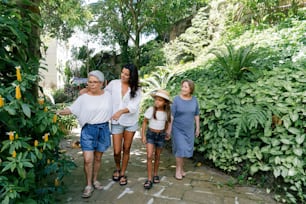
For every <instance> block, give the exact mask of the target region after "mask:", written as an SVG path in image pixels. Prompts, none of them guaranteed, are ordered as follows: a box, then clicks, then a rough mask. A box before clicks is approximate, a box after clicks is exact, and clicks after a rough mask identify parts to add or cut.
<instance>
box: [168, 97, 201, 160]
mask: <svg viewBox="0 0 306 204" xmlns="http://www.w3.org/2000/svg"><path fill="white" fill-rule="evenodd" d="M171 112H172V116H173V124H172V150H173V154H174V155H175V157H186V158H189V157H192V155H193V146H194V138H195V124H194V123H195V120H194V117H195V116H197V115H199V104H198V100H197V98H196V97H194V96H192V98H191V99H190V100H184V99H182V98H181V97H180V96H176V97H175V98H174V99H173V104H172V106H171Z"/></svg>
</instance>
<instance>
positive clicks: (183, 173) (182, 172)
mask: <svg viewBox="0 0 306 204" xmlns="http://www.w3.org/2000/svg"><path fill="white" fill-rule="evenodd" d="M181 174H182V176H183V177H185V176H186V173H185V171H184V158H182V169H181Z"/></svg>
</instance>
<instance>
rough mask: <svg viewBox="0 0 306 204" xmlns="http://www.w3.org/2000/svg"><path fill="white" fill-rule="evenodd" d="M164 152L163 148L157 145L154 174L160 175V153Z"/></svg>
mask: <svg viewBox="0 0 306 204" xmlns="http://www.w3.org/2000/svg"><path fill="white" fill-rule="evenodd" d="M161 152H162V148H160V147H157V148H155V158H154V176H157V175H158V168H159V162H160V154H161Z"/></svg>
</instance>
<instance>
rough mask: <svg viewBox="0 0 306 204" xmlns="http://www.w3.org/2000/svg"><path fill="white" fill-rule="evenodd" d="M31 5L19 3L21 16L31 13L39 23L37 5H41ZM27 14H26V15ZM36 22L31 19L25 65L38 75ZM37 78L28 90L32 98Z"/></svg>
mask: <svg viewBox="0 0 306 204" xmlns="http://www.w3.org/2000/svg"><path fill="white" fill-rule="evenodd" d="M31 2H32V4H31V5H28V4H23V3H22V2H21V4H20V5H21V7H22V8H23V9H22V11H24V12H25V13H23V16H25V15H28V13H33V14H34V15H37V16H38V17H39V19H35V20H36V21H37V22H39V23H40V20H41V18H40V10H39V5H40V3H41V0H31ZM26 12H28V13H26ZM37 22H34V20H33V19H31V34H30V36H29V41H28V43H29V44H28V45H29V46H28V51H27V53H31V57H28V59H27V63H28V64H29V65H31V67H32V70H31V72H32V74H33V75H37V76H38V74H39V68H40V59H41V52H40V44H41V40H40V29H41V28H40V26H39V25H38V23H37ZM38 80H39V78H38V77H37V81H36V83H35V84H34V85H33V86H32V87H31V88H30V89H31V93H32V94H33V95H34V97H37V96H38V82H39V81H38Z"/></svg>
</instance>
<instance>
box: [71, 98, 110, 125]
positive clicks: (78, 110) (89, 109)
mask: <svg viewBox="0 0 306 204" xmlns="http://www.w3.org/2000/svg"><path fill="white" fill-rule="evenodd" d="M68 108H69V109H70V111H71V112H72V113H73V114H74V115H75V116H76V117H77V119H78V121H79V123H80V126H81V127H83V126H84V125H85V124H86V123H88V124H99V123H105V122H108V121H109V120H110V118H111V117H112V111H111V110H112V101H111V95H110V94H109V93H108V92H104V93H103V94H102V95H98V96H92V95H88V94H83V95H81V96H79V97H78V98H77V99H76V100H75V101H74V102H73V103H72V105H71V106H70V107H68Z"/></svg>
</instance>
